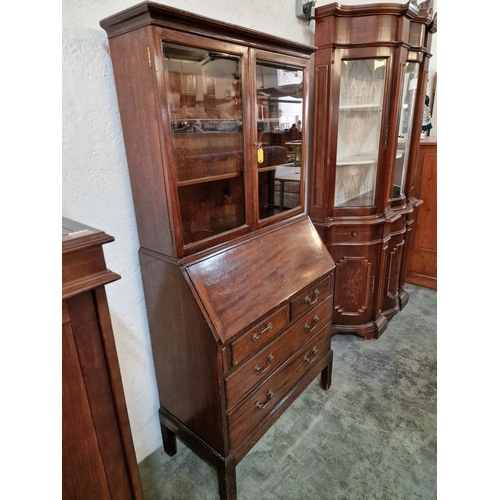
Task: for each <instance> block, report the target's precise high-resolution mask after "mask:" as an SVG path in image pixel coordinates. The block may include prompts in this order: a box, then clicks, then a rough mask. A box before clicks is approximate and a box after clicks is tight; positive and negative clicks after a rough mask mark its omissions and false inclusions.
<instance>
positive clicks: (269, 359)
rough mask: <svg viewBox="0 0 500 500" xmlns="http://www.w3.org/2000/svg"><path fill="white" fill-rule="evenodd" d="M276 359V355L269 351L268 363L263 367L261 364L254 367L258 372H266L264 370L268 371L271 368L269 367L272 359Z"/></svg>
mask: <svg viewBox="0 0 500 500" xmlns="http://www.w3.org/2000/svg"><path fill="white" fill-rule="evenodd" d="M273 359H274V356H273V355H272V353H269V356H268V357H267V363H266V365H265V366H263V367H260V366H259V365H255V366H254V367H253V369H254V371H256V372H257V373H264V372H267V370H269V368H270V367H271V361H272V360H273Z"/></svg>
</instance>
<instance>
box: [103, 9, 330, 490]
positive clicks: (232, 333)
mask: <svg viewBox="0 0 500 500" xmlns="http://www.w3.org/2000/svg"><path fill="white" fill-rule="evenodd" d="M101 26H102V27H103V28H104V29H105V30H106V32H107V33H108V38H109V45H110V52H111V58H112V62H113V70H114V75H115V83H116V89H117V95H118V103H119V107H120V115H121V120H122V126H123V133H124V138H125V147H126V153H127V160H128V167H129V173H130V179H131V186H132V193H133V198H134V206H135V211H136V216H137V225H138V231H139V238H140V244H141V248H140V250H139V257H140V264H141V273H142V279H143V284H144V292H145V297H146V306H147V313H148V320H149V328H150V336H151V343H152V347H153V357H154V364H155V371H156V378H157V384H158V392H159V399H160V405H161V407H160V409H159V418H160V424H161V425H160V427H161V431H162V436H163V444H164V449H165V452H166V453H167V454H169V455H174V454H175V453H176V439H177V438H179V439H181V440H182V441H183V442H184V443H185V444H186V445H188V446H189V447H190V448H191V449H192V450H194V451H195V452H196V453H197V454H198V455H199V456H201V457H202V458H203V459H205V460H206V461H207V462H208V463H209V464H211V465H213V466H214V467H215V468H216V469H217V471H218V478H219V491H220V496H221V498H223V499H235V498H236V469H235V467H236V464H237V463H238V462H239V461H240V460H241V459H242V458H243V457H244V456H245V454H246V453H247V452H248V451H249V450H250V449H251V448H252V446H253V445H254V444H255V443H256V442H257V441H258V440H259V438H260V437H261V436H262V435H263V434H264V433H265V432H266V431H267V430H268V429H269V428H270V426H271V425H272V424H273V423H274V422H275V421H276V420H277V419H278V418H279V416H280V415H281V414H282V413H283V412H284V411H285V410H286V408H287V407H288V406H289V405H290V404H291V403H292V402H293V401H294V400H295V399H296V398H297V397H298V395H299V394H300V393H301V392H302V391H303V390H304V389H305V388H306V387H307V386H308V385H309V384H310V383H311V382H312V381H313V380H314V379H315V378H316V377H318V376H320V380H321V386H322V387H323V388H324V389H327V388H328V387H329V386H330V383H331V369H332V355H333V353H332V350H331V347H330V338H331V334H330V324H331V317H332V299H331V297H332V286H333V271H334V263H333V261H332V259H331V257H330V255H329V253H328V251H327V250H326V248H325V246H324V244H323V243H322V241H321V239H320V238H319V236H318V234H317V232H316V230H315V229H314V226H313V224H312V223H311V221H310V219H309V218H308V216H307V215H306V214H305V207H304V196H305V184H304V182H303V179H304V172H305V170H304V165H305V159H304V153H303V152H305V151H306V149H307V147H306V144H307V137H306V134H305V133H304V134H303V136H302V141H303V144H304V149H303V150H302V151H303V152H301V153H302V154H301V155H299V158H298V159H296V157H294V158H293V159H291V158H290V155H289V154H288V152H287V149H286V132H285V130H284V128H286V125H287V124H289V118H287V116H288V117H290V116H291V117H298V119H300V120H301V121H302V122H303V123H304V130H307V125H306V123H307V95H308V93H307V90H308V78H309V65H310V59H311V54H312V53H313V51H314V48H313V47H308V46H304V45H300V44H296V43H293V42H289V41H287V40H282V39H278V38H275V37H273V36H270V35H266V34H262V33H258V32H255V31H252V30H247V29H243V28H239V27H237V26H233V25H229V24H225V23H222V22H220V21H215V20H211V19H207V18H203V17H199V16H196V15H193V14H190V13H188V12H185V11H181V10H177V9H172V8H169V7H166V6H163V5H159V4H155V3H147V2H146V3H143V4H140V5H138V6H136V7H133V8H131V9H128V10H126V11H124V12H121V13H119V14H116V15H114V16H112V17H109V18H107V19H105V20H103V21H101ZM283 119H284V120H286V121H282V120H283ZM283 168H287V169H288V168H294V169H295V170H294V172H296V174H295V175H296V176H297V177H296V178H294V180H293V184H294V185H296V186H298V189H296V190H295V192H294V194H295V195H296V196H295V197H294V198H293V200H294V201H293V202H292V203H289V202H287V199H286V190H285V191H284V195H283V198H281V197H280V193H281V191H280V186H279V184H280V182H281V181H280V180H276V177H278V179H279V176H280V175H282V173H283V171H282V169H283Z"/></svg>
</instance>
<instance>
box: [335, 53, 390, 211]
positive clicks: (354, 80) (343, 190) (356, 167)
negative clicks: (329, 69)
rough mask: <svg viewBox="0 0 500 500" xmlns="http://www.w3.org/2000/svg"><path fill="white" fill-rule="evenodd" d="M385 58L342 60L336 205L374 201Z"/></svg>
mask: <svg viewBox="0 0 500 500" xmlns="http://www.w3.org/2000/svg"><path fill="white" fill-rule="evenodd" d="M386 66H387V63H386V59H355V60H343V61H342V70H341V77H340V98H339V123H338V136H337V164H336V172H335V207H359V206H370V205H373V204H374V202H375V188H376V180H377V168H378V160H379V143H380V128H381V126H382V108H383V99H384V87H385V78H386Z"/></svg>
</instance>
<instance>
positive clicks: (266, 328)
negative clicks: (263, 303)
mask: <svg viewBox="0 0 500 500" xmlns="http://www.w3.org/2000/svg"><path fill="white" fill-rule="evenodd" d="M287 326H288V304H285V305H284V306H283V307H281V308H280V309H278V310H277V311H276V312H275V313H273V314H271V315H270V316H268V317H267V318H266V319H265V320H263V321H261V322H260V323H259V324H258V325H256V326H254V327H253V328H252V329H251V330H249V331H248V332H246V333H244V334H243V335H242V336H241V337H239V338H238V339H237V340H235V341H234V342H233V343H232V344H231V363H232V365H233V366H235V365H237V364H238V363H240V362H241V361H243V360H244V359H245V358H247V357H248V356H250V355H251V354H254V353H255V352H257V351H258V350H259V349H260V348H261V347H262V346H264V345H265V344H267V342H269V340H271V339H272V338H274V337H276V335H278V333H280V332H282V331H283V330H284V329H285V328H286V327H287Z"/></svg>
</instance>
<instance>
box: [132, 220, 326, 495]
mask: <svg viewBox="0 0 500 500" xmlns="http://www.w3.org/2000/svg"><path fill="white" fill-rule="evenodd" d="M140 260H141V269H142V277H143V281H144V290H145V295H146V304H147V310H148V317H149V323H150V334H151V342H152V347H153V357H154V362H155V370H156V377H157V382H158V392H159V397H160V405H161V407H160V410H159V413H160V422H161V427H162V435H163V442H164V448H165V451H166V452H167V453H168V454H169V455H174V454H175V453H176V437H179V438H180V439H181V440H182V441H183V442H184V443H185V444H186V445H188V446H189V447H190V448H191V449H192V450H194V451H195V452H196V453H197V454H198V455H200V456H201V457H202V458H204V459H205V460H206V461H208V463H210V464H211V465H213V466H215V467H216V468H217V470H218V477H219V490H220V495H221V498H223V499H234V498H236V472H235V467H236V464H237V463H238V462H239V461H240V460H241V459H242V458H243V457H244V456H245V454H246V453H247V452H248V451H249V450H250V449H251V448H252V446H253V445H254V444H255V443H256V442H257V441H258V440H259V439H260V437H261V436H262V435H263V434H264V433H265V432H266V431H267V430H268V429H269V428H270V427H271V425H272V424H273V423H274V422H275V421H276V420H277V419H278V418H279V416H280V415H281V414H282V413H283V412H284V411H285V410H286V408H288V407H289V406H290V404H291V403H292V402H293V401H294V400H295V399H296V398H297V397H298V396H299V394H300V393H301V392H302V391H303V389H305V388H306V387H307V386H308V385H309V384H310V382H312V381H313V380H314V379H315V378H316V377H318V376H319V375H321V379H320V380H321V386H322V387H323V388H324V389H328V387H329V386H330V383H331V368H332V357H333V353H332V350H331V348H330V340H331V332H330V328H331V320H332V307H333V300H332V287H333V272H334V264H333V261H332V260H331V258H330V255H329V253H328V251H327V250H326V248H325V246H324V245H323V244H322V242H321V240H320V238H319V236H318V234H317V233H316V231H315V229H314V227H313V225H312V223H311V222H310V220H309V218H308V217H307V216H305V215H302V216H300V217H298V218H296V219H293V220H291V221H287V222H284V223H281V224H278V225H275V226H273V227H269V228H266V229H264V230H262V231H256V232H255V233H253V234H252V235H251V236H245V237H243V238H241V239H239V240H235V241H233V242H231V243H228V244H226V245H224V246H221V247H218V248H215V249H212V250H211V251H207V252H205V253H204V254H197V255H196V256H192V257H189V258H185V259H182V260H175V259H172V258H170V257H167V256H164V255H161V254H157V253H155V252H152V251H150V250H146V249H141V251H140Z"/></svg>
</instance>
